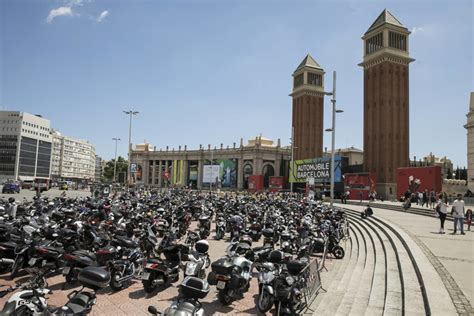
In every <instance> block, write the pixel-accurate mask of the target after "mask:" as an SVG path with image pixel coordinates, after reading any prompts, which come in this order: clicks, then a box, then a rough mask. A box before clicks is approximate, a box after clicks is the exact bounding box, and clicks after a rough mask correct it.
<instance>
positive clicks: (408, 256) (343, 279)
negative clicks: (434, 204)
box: [308, 207, 472, 315]
mask: <svg viewBox="0 0 474 316" xmlns="http://www.w3.org/2000/svg"><path fill="white" fill-rule="evenodd" d="M345 211H346V214H347V217H348V220H349V223H350V235H351V237H350V239H349V240H347V241H345V242H342V244H341V245H342V246H345V250H346V256H345V258H344V259H342V260H334V261H333V262H334V265H332V267H331V269H330V270H329V271H322V272H321V280H322V286H323V288H324V290H325V291H324V290H323V291H321V293H320V294H319V295H318V296H317V298H316V299H315V300H314V302H313V303H312V304H311V306H310V310H309V311H308V314H313V315H471V313H472V308H470V303H469V301H467V299H466V298H465V297H460V298H456V299H459V300H464V301H462V302H461V303H462V304H457V303H456V304H455V302H454V301H453V300H454V299H453V297H452V295H450V293H449V292H448V290H447V288H446V284H445V283H443V280H442V277H441V276H440V274H439V273H438V271H437V270H439V269H438V267H436V266H437V264H436V263H435V262H433V260H432V259H431V258H430V256H429V255H427V254H426V249H423V247H421V246H420V245H419V244H417V242H416V240H414V239H413V238H412V237H411V236H409V235H408V233H406V232H405V231H404V230H403V229H401V228H399V227H397V226H395V225H394V224H391V223H389V222H387V221H386V220H384V219H381V218H377V217H376V216H373V217H370V218H368V219H361V217H360V213H359V212H358V211H355V210H350V209H349V207H348V208H347V209H345ZM429 258H430V259H429ZM430 260H431V261H430ZM435 267H436V268H435Z"/></svg>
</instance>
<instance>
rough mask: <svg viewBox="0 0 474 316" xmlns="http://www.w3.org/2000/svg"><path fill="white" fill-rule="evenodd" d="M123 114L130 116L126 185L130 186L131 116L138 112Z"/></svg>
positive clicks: (130, 111) (131, 111)
mask: <svg viewBox="0 0 474 316" xmlns="http://www.w3.org/2000/svg"><path fill="white" fill-rule="evenodd" d="M123 113H125V114H127V115H130V123H129V125H128V164H127V184H128V185H130V184H131V179H132V177H131V172H130V160H131V159H132V116H134V115H137V114H138V113H139V112H138V111H133V110H129V111H123Z"/></svg>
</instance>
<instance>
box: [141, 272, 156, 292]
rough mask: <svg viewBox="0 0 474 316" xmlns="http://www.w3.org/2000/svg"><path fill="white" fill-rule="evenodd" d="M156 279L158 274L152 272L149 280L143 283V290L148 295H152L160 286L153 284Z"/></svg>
mask: <svg viewBox="0 0 474 316" xmlns="http://www.w3.org/2000/svg"><path fill="white" fill-rule="evenodd" d="M156 278H157V276H156V273H155V272H152V273H151V274H150V278H149V279H148V280H143V281H142V283H143V289H144V290H145V292H146V293H152V292H153V291H154V290H155V289H156V288H157V287H158V284H156V283H155V282H153V281H154V280H155V279H156Z"/></svg>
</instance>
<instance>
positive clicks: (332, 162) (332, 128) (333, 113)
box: [324, 71, 344, 207]
mask: <svg viewBox="0 0 474 316" xmlns="http://www.w3.org/2000/svg"><path fill="white" fill-rule="evenodd" d="M324 94H325V95H330V96H332V98H331V103H332V127H331V128H327V129H326V130H325V131H326V132H332V135H331V137H332V139H331V203H330V205H331V207H332V206H333V203H334V156H335V154H336V153H335V151H336V150H335V148H334V147H335V143H336V113H342V112H344V111H343V110H337V109H336V71H333V73H332V92H325V93H324Z"/></svg>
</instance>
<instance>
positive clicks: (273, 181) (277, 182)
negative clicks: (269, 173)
mask: <svg viewBox="0 0 474 316" xmlns="http://www.w3.org/2000/svg"><path fill="white" fill-rule="evenodd" d="M268 189H269V191H270V192H278V191H280V190H282V189H283V177H270V184H269V188H268Z"/></svg>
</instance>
